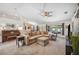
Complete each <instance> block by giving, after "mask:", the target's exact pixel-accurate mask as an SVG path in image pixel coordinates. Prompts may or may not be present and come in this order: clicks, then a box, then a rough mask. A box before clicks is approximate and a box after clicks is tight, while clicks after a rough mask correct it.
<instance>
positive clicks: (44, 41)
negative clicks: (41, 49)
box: [37, 37, 49, 46]
mask: <svg viewBox="0 0 79 59" xmlns="http://www.w3.org/2000/svg"><path fill="white" fill-rule="evenodd" d="M37 43H38V44H40V45H41V46H46V45H47V44H48V43H49V40H48V37H39V38H37Z"/></svg>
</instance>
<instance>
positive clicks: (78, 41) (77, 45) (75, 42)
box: [72, 35, 79, 55]
mask: <svg viewBox="0 0 79 59" xmlns="http://www.w3.org/2000/svg"><path fill="white" fill-rule="evenodd" d="M72 48H73V54H74V55H79V35H76V36H72Z"/></svg>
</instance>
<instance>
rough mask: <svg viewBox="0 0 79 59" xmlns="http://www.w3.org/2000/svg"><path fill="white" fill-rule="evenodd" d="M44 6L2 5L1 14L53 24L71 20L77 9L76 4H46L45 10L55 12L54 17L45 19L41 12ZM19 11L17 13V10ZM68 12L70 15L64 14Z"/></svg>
mask: <svg viewBox="0 0 79 59" xmlns="http://www.w3.org/2000/svg"><path fill="white" fill-rule="evenodd" d="M43 7H44V4H40V3H38V4H37V3H26V4H24V3H7V4H6V3H0V12H4V13H7V14H10V15H17V16H24V17H26V18H27V19H28V20H29V21H33V22H36V23H39V24H40V23H52V22H56V21H61V20H71V19H72V17H73V14H74V12H75V10H76V8H77V4H76V3H48V4H45V10H49V11H52V12H53V15H52V17H43V16H41V15H40V11H41V10H42V9H43ZM15 8H16V9H17V11H16V10H15ZM65 11H68V14H64V12H65Z"/></svg>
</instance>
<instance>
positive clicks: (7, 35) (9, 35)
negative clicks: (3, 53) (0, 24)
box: [2, 30, 20, 42]
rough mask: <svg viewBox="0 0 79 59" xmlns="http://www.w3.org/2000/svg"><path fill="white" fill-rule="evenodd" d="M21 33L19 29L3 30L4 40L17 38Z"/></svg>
mask: <svg viewBox="0 0 79 59" xmlns="http://www.w3.org/2000/svg"><path fill="white" fill-rule="evenodd" d="M19 35H20V32H19V30H2V42H6V41H9V40H13V39H16V36H19Z"/></svg>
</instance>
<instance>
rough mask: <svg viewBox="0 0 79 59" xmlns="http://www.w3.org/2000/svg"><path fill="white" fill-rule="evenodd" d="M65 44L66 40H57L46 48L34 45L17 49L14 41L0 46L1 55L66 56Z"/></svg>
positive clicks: (50, 42)
mask: <svg viewBox="0 0 79 59" xmlns="http://www.w3.org/2000/svg"><path fill="white" fill-rule="evenodd" d="M65 43H66V42H65V39H64V38H57V40H56V41H49V44H48V45H47V46H45V47H43V46H41V45H39V44H37V43H34V44H32V45H30V46H22V47H20V48H17V47H16V42H15V40H14V41H9V42H5V43H2V44H0V55H64V54H65Z"/></svg>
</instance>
